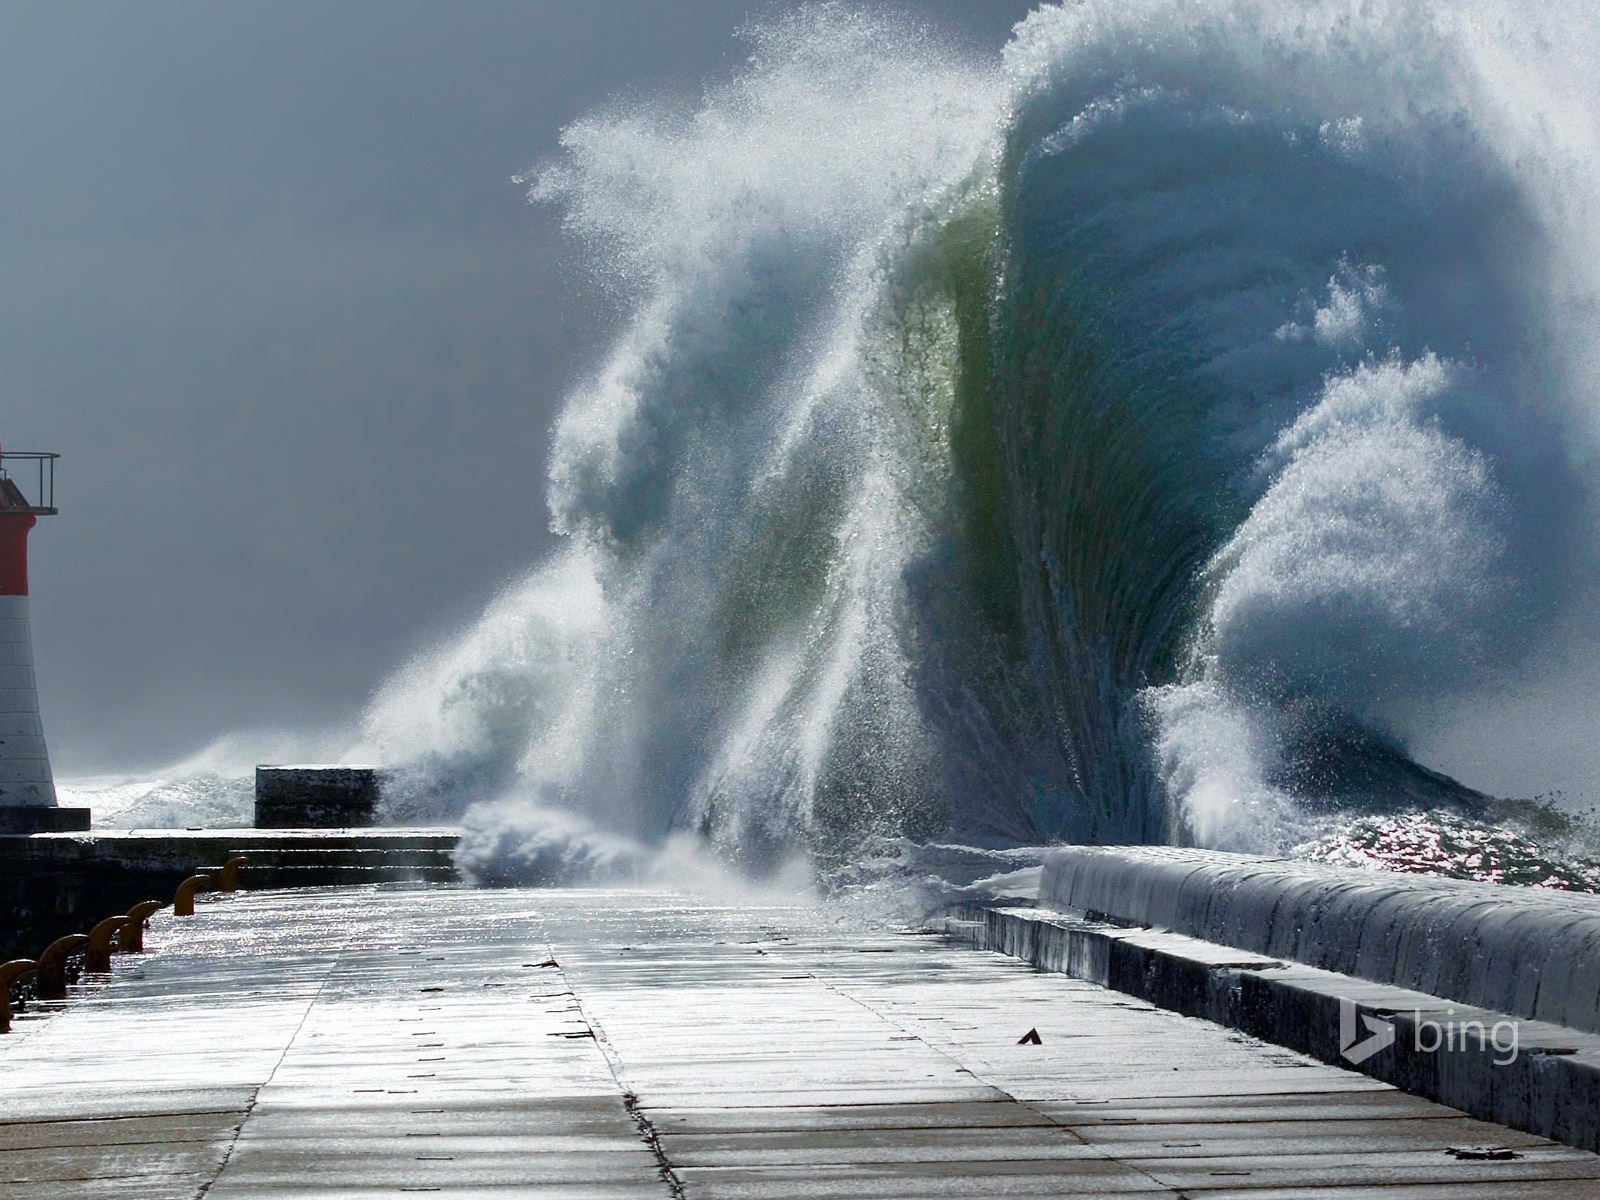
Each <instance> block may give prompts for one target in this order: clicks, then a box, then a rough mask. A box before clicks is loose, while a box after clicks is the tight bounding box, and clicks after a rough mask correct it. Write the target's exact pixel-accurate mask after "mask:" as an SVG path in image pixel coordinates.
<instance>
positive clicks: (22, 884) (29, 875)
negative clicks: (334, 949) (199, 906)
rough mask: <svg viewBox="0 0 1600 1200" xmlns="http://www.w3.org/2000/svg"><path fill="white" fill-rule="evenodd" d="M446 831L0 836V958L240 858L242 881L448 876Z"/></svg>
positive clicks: (312, 882)
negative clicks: (241, 861)
mask: <svg viewBox="0 0 1600 1200" xmlns="http://www.w3.org/2000/svg"><path fill="white" fill-rule="evenodd" d="M457 840H458V835H457V834H456V832H455V831H454V830H447V829H364V830H359V831H347V830H265V829H214V830H162V829H153V830H107V831H102V832H96V833H89V834H34V835H32V836H27V837H20V836H19V837H0V961H4V960H5V959H8V958H14V957H32V956H33V955H34V954H37V953H38V952H39V951H40V950H41V949H43V948H44V947H45V946H46V945H48V944H49V943H50V942H51V941H53V940H54V939H55V938H57V937H60V936H62V935H63V934H67V933H82V932H85V930H86V929H87V928H88V926H89V925H92V924H94V923H95V922H96V921H99V920H100V919H102V918H104V917H108V916H112V915H113V914H116V913H120V912H125V911H127V909H128V906H129V905H132V904H137V903H138V902H139V901H141V900H146V899H150V900H167V901H170V900H171V899H172V893H173V889H174V888H176V887H177V886H178V884H179V883H181V882H182V881H183V880H184V879H186V878H188V877H189V876H190V875H193V874H195V873H196V872H197V871H202V870H204V869H205V868H207V867H217V866H221V865H222V864H223V863H225V862H227V861H228V860H229V859H231V858H234V857H237V856H241V855H242V856H243V857H244V858H245V860H246V862H245V866H244V867H243V868H242V869H241V871H240V875H239V880H240V886H242V887H245V888H269V887H274V888H281V887H327V886H334V885H338V884H354V883H373V882H398V881H406V880H432V881H448V880H452V879H454V878H455V868H454V866H453V865H452V861H451V860H452V855H453V854H454V851H455V845H456V842H457Z"/></svg>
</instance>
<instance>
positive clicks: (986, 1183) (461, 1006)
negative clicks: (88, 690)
mask: <svg viewBox="0 0 1600 1200" xmlns="http://www.w3.org/2000/svg"><path fill="white" fill-rule="evenodd" d="M148 944H149V946H150V947H151V950H152V953H150V954H147V955H145V956H143V957H142V958H139V959H128V958H123V959H118V960H117V962H116V970H115V973H114V976H113V979H112V981H111V982H109V983H108V984H106V985H103V986H98V987H93V988H88V989H84V990H81V993H80V994H79V995H78V996H77V997H76V998H75V999H74V1000H73V1001H72V1002H70V1003H69V1005H68V1006H67V1007H66V1008H65V1009H64V1010H62V1011H59V1012H56V1013H54V1014H53V1015H40V1014H37V1013H36V1014H31V1015H30V1016H28V1017H26V1018H23V1019H19V1021H18V1023H17V1030H18V1032H16V1033H14V1034H12V1035H10V1036H9V1037H5V1038H0V1193H3V1194H5V1195H7V1196H10V1195H15V1196H18V1197H19V1198H20V1197H29V1198H49V1200H57V1198H65V1197H72V1198H73V1200H79V1198H92V1197H101V1196H119V1197H120V1196H138V1197H141V1198H149V1200H166V1198H179V1197H182V1198H190V1197H200V1196H202V1195H203V1196H205V1197H206V1198H207V1200H245V1198H255V1197H269V1196H270V1197H290V1196H304V1197H311V1196H316V1197H333V1198H354V1197H380V1196H400V1195H406V1194H412V1193H419V1192H421V1193H429V1194H434V1195H440V1196H457V1197H473V1198H477V1200H483V1198H489V1197H511V1196H518V1197H544V1196H548V1197H563V1198H570V1200H600V1198H611V1197H617V1198H621V1197H628V1198H632V1197H674V1196H679V1197H694V1198H700V1197H704V1198H706V1200H724V1198H725V1200H734V1198H766V1197H771V1198H774V1200H776V1198H778V1197H782V1198H784V1200H793V1198H806V1200H823V1198H828V1197H838V1198H843V1197H899V1198H903V1200H930V1198H932V1197H941V1196H961V1197H972V1196H982V1197H988V1196H1060V1197H1068V1196H1070V1197H1097V1196H1169V1197H1178V1196H1182V1197H1191V1198H1198V1197H1205V1198H1207V1200H1244V1198H1246V1197H1249V1198H1251V1200H1281V1198H1286V1197H1308V1198H1321V1200H1334V1198H1349V1200H1356V1198H1358V1197H1359V1198H1367V1197H1372V1198H1375V1200H1413V1198H1417V1200H1421V1198H1425V1197H1426V1198H1432V1197H1439V1198H1441V1200H1442V1198H1446V1197H1448V1198H1451V1200H1476V1198H1479V1197H1482V1198H1484V1200H1490V1198H1492V1200H1515V1198H1518V1197H1529V1198H1532V1197H1539V1198H1552V1200H1561V1198H1567V1197H1594V1196H1597V1195H1600V1158H1597V1157H1596V1156H1594V1155H1591V1154H1588V1153H1585V1152H1582V1151H1578V1150H1573V1149H1570V1148H1567V1147H1565V1146H1560V1145H1557V1144H1554V1143H1551V1142H1549V1141H1546V1140H1544V1139H1542V1138H1538V1137H1534V1136H1532V1135H1528V1134H1517V1133H1513V1132H1511V1131H1509V1130H1507V1129H1505V1128H1502V1127H1497V1126H1493V1125H1488V1124H1484V1123H1482V1122H1479V1121H1474V1120H1472V1119H1470V1118H1467V1117H1465V1116H1463V1115H1462V1114H1461V1113H1459V1112H1455V1111H1453V1110H1451V1109H1447V1108H1443V1107H1441V1106H1439V1105H1436V1104H1432V1103H1429V1102H1427V1101H1423V1100H1419V1099H1417V1098H1415V1097H1412V1096H1409V1095H1407V1094H1405V1093H1403V1092H1399V1091H1396V1090H1395V1089H1393V1088H1390V1087H1388V1086H1386V1085H1383V1084H1381V1083H1378V1082H1376V1081H1374V1080H1372V1079H1369V1078H1366V1077H1364V1076H1362V1075H1357V1074H1353V1073H1350V1072H1346V1071H1343V1070H1339V1069H1336V1068H1334V1067H1330V1066H1325V1065H1322V1064H1320V1063H1317V1062H1314V1061H1313V1060H1311V1059H1308V1058H1305V1057H1302V1056H1300V1055H1297V1054H1294V1053H1291V1052H1288V1051H1285V1050H1282V1049H1279V1048H1276V1047H1273V1046H1269V1045H1266V1044H1264V1043H1262V1042H1259V1041H1256V1040H1254V1039H1253V1038H1250V1037H1247V1036H1244V1035H1242V1034H1239V1033H1235V1032H1232V1031H1229V1030H1226V1029H1223V1028H1221V1027H1220V1026H1217V1025H1213V1024H1210V1023H1208V1022H1205V1021H1201V1020H1197V1019H1194V1018H1189V1017H1183V1016H1179V1015H1177V1014H1175V1013H1172V1012H1167V1011H1163V1010H1161V1009H1157V1008H1155V1007H1153V1006H1151V1005H1149V1004H1147V1003H1143V1002H1140V1001H1137V1000H1133V999H1131V998H1130V997H1128V996H1125V995H1122V994H1120V993H1117V992H1114V991H1109V990H1106V989H1103V988H1100V987H1098V986H1095V985H1093V984H1089V983H1084V982H1081V981H1078V980H1074V979H1071V978H1068V977H1065V976H1061V975H1048V974H1042V973H1040V972H1038V971H1035V970H1033V969H1032V968H1031V967H1028V966H1027V965H1025V964H1023V963H1021V962H1019V961H1017V960H1015V959H1011V958H1007V957H1004V956H1002V955H998V954H990V953H983V952H978V951H973V950H968V949H964V948H961V947H958V946H955V945H953V944H951V943H950V942H949V941H947V940H945V939H943V938H940V937H934V936H929V935H926V934H921V935H917V934H908V933H894V932H886V931H882V930H876V929H871V928H861V927H857V926H855V925H852V924H849V923H843V922H840V921H838V920H836V919H834V918H833V917H831V916H830V915H829V914H826V913H822V914H819V913H815V912H810V911H807V910H803V909H798V908H789V907H778V906H761V905H749V904H744V905H737V906H719V905H715V904H708V903H706V902H702V901H694V900H688V899H684V898H682V897H677V896H673V895H664V894H653V893H644V892H629V891H470V890H463V889H449V888H440V887H429V886H426V885H377V886H367V887H359V888H338V889H326V890H318V889H298V890H294V891H282V892H262V893H254V894H243V895H239V896H235V897H209V898H203V899H202V901H201V905H200V910H199V913H198V915H197V916H196V917H194V918H190V919H178V918H174V917H172V916H170V915H168V914H162V915H161V916H160V917H159V918H158V919H157V921H156V922H155V923H154V924H153V926H152V929H151V932H150V936H149V939H148ZM1030 1029H1037V1031H1038V1033H1039V1036H1040V1044H1038V1045H1019V1044H1018V1039H1019V1038H1020V1037H1022V1036H1023V1035H1024V1034H1025V1033H1027V1032H1028V1031H1029V1030H1030ZM1485 1145H1494V1146H1501V1147H1507V1148H1512V1149H1513V1152H1514V1153H1515V1154H1516V1157H1514V1158H1508V1159H1504V1160H1499V1161H1495V1160H1484V1159H1467V1158H1460V1157H1456V1156H1454V1155H1452V1154H1451V1153H1449V1150H1450V1148H1452V1147H1455V1148H1464V1147H1474V1146H1485Z"/></svg>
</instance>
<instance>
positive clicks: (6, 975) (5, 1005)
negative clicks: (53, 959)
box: [0, 958, 39, 1033]
mask: <svg viewBox="0 0 1600 1200" xmlns="http://www.w3.org/2000/svg"><path fill="white" fill-rule="evenodd" d="M38 965H39V964H38V963H36V962H34V961H33V959H31V958H13V959H12V960H11V961H10V962H8V963H0V1033H10V1032H11V985H12V984H14V983H16V981H17V980H18V979H20V978H22V976H24V975H26V974H27V973H28V972H29V971H31V970H33V969H34V968H35V967H37V966H38Z"/></svg>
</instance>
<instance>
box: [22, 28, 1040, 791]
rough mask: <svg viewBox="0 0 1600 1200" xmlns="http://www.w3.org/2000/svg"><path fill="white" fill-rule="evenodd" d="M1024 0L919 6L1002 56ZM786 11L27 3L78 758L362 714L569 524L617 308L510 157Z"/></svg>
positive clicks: (63, 653)
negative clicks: (550, 471) (577, 388)
mask: <svg viewBox="0 0 1600 1200" xmlns="http://www.w3.org/2000/svg"><path fill="white" fill-rule="evenodd" d="M1026 7H1027V6H1026V5H1025V4H1020V3H993V4H987V3H986V4H963V3H960V2H959V0H948V2H944V3H939V4H928V5H922V6H919V8H920V9H921V10H922V11H925V12H928V13H929V14H931V15H932V16H933V17H934V18H935V19H936V20H937V21H939V22H940V23H942V24H943V25H945V26H946V27H948V28H950V29H951V30H952V32H953V33H954V34H955V35H957V36H962V37H966V38H968V39H969V40H971V41H972V42H973V43H974V44H975V45H977V46H982V47H984V48H985V49H987V50H989V51H990V52H992V51H993V50H994V48H996V47H998V46H999V45H1000V44H1001V42H1002V41H1003V40H1004V37H1005V34H1006V31H1007V30H1008V29H1009V28H1010V25H1011V24H1012V23H1013V22H1014V21H1016V20H1017V19H1019V18H1020V17H1021V16H1022V15H1023V14H1024V12H1025V11H1026ZM752 11H759V6H752V5H750V4H747V3H742V2H741V3H724V2H720V0H717V2H712V0H697V2H695V3H657V2H639V3H610V4H600V3H587V4H585V3H570V4H569V3H532V2H521V3H506V2H490V0H475V2H473V3H463V4H457V3H450V4H446V3H418V2H401V0H340V2H338V3H331V2H328V0H316V2H311V3H307V2H300V0H271V2H270V3H267V2H262V3H257V4H239V3H211V2H206V3H201V2H198V0H195V2H185V3H178V2H174V0H146V2H144V3H141V4H138V5H130V4H125V3H111V2H98V3H79V4H73V5H70V6H69V5H61V4H58V3H54V2H45V3H13V4H11V5H9V6H7V8H6V10H5V13H4V16H3V25H4V35H3V37H0V113H3V114H4V116H3V117H0V162H3V163H4V171H5V176H4V179H5V184H4V187H3V188H0V438H3V439H4V440H5V442H6V444H7V445H10V446H12V447H13V448H19V449H21V448H29V449H31V448H41V449H53V450H59V451H61V452H62V453H63V454H64V455H65V456H66V457H65V458H64V459H63V462H62V466H61V472H60V476H59V484H58V500H59V503H60V505H61V507H62V515H61V516H59V517H56V518H52V519H50V520H48V521H47V522H44V523H42V525H41V528H40V529H39V531H38V532H37V533H36V535H35V537H34V577H35V578H34V593H35V599H34V626H35V628H34V636H35V642H36V650H37V654H38V660H39V676H40V687H41V698H42V701H43V704H44V707H45V710H46V714H45V715H46V722H47V730H48V733H49V735H50V737H51V739H52V746H53V750H54V753H55V756H56V759H57V769H58V771H60V772H63V773H70V772H72V771H82V770H88V769H100V768H106V767H112V766H129V765H137V764H148V763H153V762H156V761H159V760H162V759H165V758H170V757H173V756H175V755H177V754H180V753H182V752H184V751H187V750H190V749H193V748H195V747H196V746H198V745H199V744H201V743H203V742H205V741H206V740H208V739H210V738H211V737H213V736H216V735H218V734H221V733H224V732H227V731H230V730H233V729H237V728H241V727H250V726H265V725H275V726H282V727H300V728H304V727H308V726H313V725H319V724H324V723H330V722H337V721H339V720H341V719H342V718H345V717H347V716H349V715H350V714H351V713H352V712H354V711H355V710H356V709H357V708H358V707H359V706H360V704H361V702H362V701H363V699H364V697H365V696H366V694H367V693H368V691H369V690H370V689H371V688H372V687H373V685H374V684H375V683H376V682H377V681H378V680H379V679H380V678H381V677H382V676H383V675H384V673H385V672H386V671H387V670H388V669H389V668H391V667H392V666H394V665H396V664H397V663H398V662H399V661H401V660H402V659H403V658H404V657H405V655H406V654H407V653H408V652H409V651H410V650H412V649H415V648H416V647H418V646H419V645H421V644H422V643H423V642H425V641H426V640H427V639H428V638H429V637H431V636H434V635H437V634H438V633H440V632H442V631H443V630H445V629H446V628H448V627H449V626H451V625H452V624H453V623H456V622H459V621H460V620H462V619H464V618H466V617H467V616H469V615H470V614H471V613H472V612H474V611H475V610H476V609H477V607H478V606H480V605H481V603H482V602H483V600H484V599H485V597H486V596H488V595H489V594H490V593H491V592H492V590H493V589H494V587H495V585H496V584H497V582H499V581H501V580H503V579H505V578H506V577H508V576H509V575H511V574H512V573H514V572H515V571H517V570H518V569H519V568H521V567H522V566H525V565H526V564H528V563H529V562H531V561H533V560H534V559H535V558H536V557H538V556H539V555H540V554H541V553H542V552H543V551H544V550H545V549H547V548H548V546H549V544H550V537H549V535H548V533H546V532H545V528H544V525H545V510H544V505H543V498H542V493H543V470H544V455H545V450H546V442H547V437H548V429H549V426H550V422H551V420H552V418H553V416H554V412H555V409H556V406H557V404H558V403H559V399H560V396H561V393H562V390H563V388H564V387H565V386H566V384H568V383H569V382H570V381H571V380H572V379H573V378H574V376H575V375H576V374H577V373H579V372H581V371H582V370H583V369H584V368H585V367H586V366H587V365H589V364H590V363H592V361H593V358H594V354H595V350H596V348H597V347H598V346H599V345H600V341H601V337H602V335H603V332H604V329H605V326H606V316H605V314H604V311H603V306H601V305H599V304H597V303H596V301H595V297H594V296H592V295H591V294H589V293H588V292H587V290H586V289H585V288H584V286H583V284H582V280H581V278H579V277H578V276H577V274H576V272H575V271H574V270H572V269H570V268H569V267H567V266H565V265H564V264H563V261H562V255H563V253H564V251H563V248H562V244H561V242H560V239H559V235H558V231H557V229H556V228H555V219H554V216H553V215H552V214H551V213H549V212H544V211H540V210H536V209H529V208H528V207H527V205H526V204H525V203H524V201H523V197H522V193H521V189H519V188H518V187H517V186H516V185H514V184H512V183H511V182H510V178H509V177H510V176H511V175H512V174H513V173H515V172H516V171H518V170H520V169H522V168H524V167H526V166H527V165H528V164H530V163H532V162H534V161H535V160H537V159H539V158H541V157H542V156H545V155H547V154H549V153H550V152H552V151H553V150H554V149H555V145H556V138H557V135H558V133H559V129H560V127H561V125H562V124H564V123H565V122H566V121H568V120H570V119H572V118H573V117H574V116H577V115H578V114H579V113H581V112H583V111H585V110H587V109H589V108H591V107H593V106H594V105H595V104H597V103H600V102H603V101H605V100H607V99H608V98H610V97H613V96H615V95H616V94H617V93H618V92H619V91H622V90H626V91H629V92H639V93H648V92H654V91H657V90H660V89H663V88H665V89H668V90H673V91H677V92H679V93H682V94H688V95H692V94H693V93H694V91H696V90H697V89H698V88H699V86H700V83H701V82H702V81H703V80H704V79H705V78H707V77H708V76H714V75H717V74H720V73H724V72H726V71H727V70H729V69H731V67H732V66H733V65H735V64H736V63H737V61H738V59H739V56H740V54H741V52H742V48H741V46H740V44H739V43H738V42H737V41H736V40H734V39H733V38H732V37H731V34H732V31H733V30H734V29H736V28H737V26H738V25H739V24H740V23H741V22H742V21H743V20H744V19H745V16H746V14H747V13H750V12H752Z"/></svg>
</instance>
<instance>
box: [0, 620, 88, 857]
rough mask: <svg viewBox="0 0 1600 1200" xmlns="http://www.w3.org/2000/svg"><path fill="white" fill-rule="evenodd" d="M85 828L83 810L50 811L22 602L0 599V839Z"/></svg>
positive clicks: (50, 787)
mask: <svg viewBox="0 0 1600 1200" xmlns="http://www.w3.org/2000/svg"><path fill="white" fill-rule="evenodd" d="M88 828H89V810H88V809H86V808H57V807H56V789H55V782H54V780H53V779H52V778H51V775H50V756H49V753H48V751H47V750H46V749H45V742H44V728H43V726H42V725H41V724H40V722H39V697H38V692H37V690H36V689H35V686H34V679H33V642H32V639H31V637H30V636H29V629H28V597H27V596H26V595H21V596H6V595H0V835H3V834H18V833H60V832H77V831H81V830H85V829H88Z"/></svg>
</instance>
